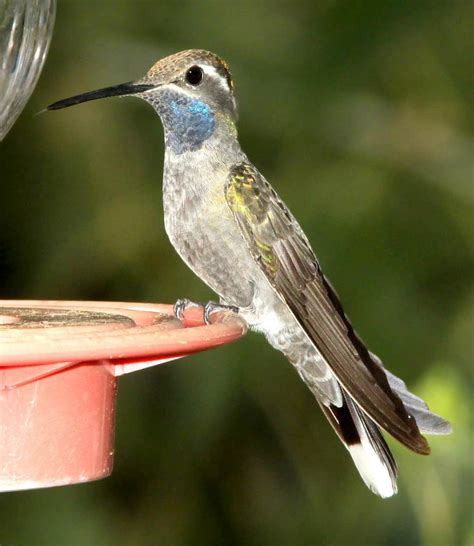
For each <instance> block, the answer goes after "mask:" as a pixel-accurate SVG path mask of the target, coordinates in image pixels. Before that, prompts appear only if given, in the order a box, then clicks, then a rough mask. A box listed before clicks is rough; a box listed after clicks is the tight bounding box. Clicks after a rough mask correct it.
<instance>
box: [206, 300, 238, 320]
mask: <svg viewBox="0 0 474 546" xmlns="http://www.w3.org/2000/svg"><path fill="white" fill-rule="evenodd" d="M219 311H232V313H238V312H239V308H238V307H236V306H235V305H225V304H223V303H216V302H215V301H208V302H207V303H206V305H205V306H204V322H205V323H206V324H211V315H212V313H218V312H219Z"/></svg>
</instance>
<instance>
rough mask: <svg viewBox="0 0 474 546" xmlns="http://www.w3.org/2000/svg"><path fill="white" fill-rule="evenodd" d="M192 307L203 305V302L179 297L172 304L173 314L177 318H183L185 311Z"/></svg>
mask: <svg viewBox="0 0 474 546" xmlns="http://www.w3.org/2000/svg"><path fill="white" fill-rule="evenodd" d="M193 307H204V304H203V303H199V302H196V301H192V300H188V298H180V299H179V300H178V301H177V302H176V303H175V304H174V306H173V312H174V316H175V317H176V318H177V319H179V320H183V317H184V313H185V311H187V310H188V309H191V308H193Z"/></svg>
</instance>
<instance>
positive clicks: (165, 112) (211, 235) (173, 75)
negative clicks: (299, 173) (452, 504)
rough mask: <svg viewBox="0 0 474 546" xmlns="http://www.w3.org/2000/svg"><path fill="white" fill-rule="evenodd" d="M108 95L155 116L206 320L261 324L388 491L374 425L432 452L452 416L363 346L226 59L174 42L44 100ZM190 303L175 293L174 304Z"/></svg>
mask: <svg viewBox="0 0 474 546" xmlns="http://www.w3.org/2000/svg"><path fill="white" fill-rule="evenodd" d="M112 96H136V97H138V98H140V99H143V100H145V101H146V102H147V103H148V104H150V105H151V106H152V107H153V108H154V110H155V111H156V112H157V114H158V116H159V117H160V118H161V122H162V125H163V128H164V140H165V157H164V169H163V205H164V222H165V229H166V232H167V235H168V237H169V239H170V241H171V243H172V245H173V246H174V248H175V249H176V250H177V252H178V254H179V255H180V257H181V258H182V259H183V260H184V262H185V263H186V264H187V265H188V266H189V267H190V268H191V270H192V271H193V272H194V273H195V274H196V275H197V276H198V277H200V278H201V279H202V280H203V281H204V282H205V283H206V284H207V285H208V286H209V287H210V288H211V289H212V290H213V291H214V292H216V293H217V294H218V296H219V303H214V302H209V303H208V304H207V305H206V307H205V317H206V319H207V320H209V317H210V314H211V313H213V312H215V311H216V310H221V309H222V308H225V309H227V308H230V309H232V310H234V311H236V312H238V313H239V315H240V316H242V317H243V318H244V320H245V321H246V322H247V323H248V325H249V326H250V328H251V329H252V330H255V331H257V332H260V333H262V334H263V335H264V336H265V337H266V339H267V340H268V342H269V343H270V345H271V346H273V347H274V348H275V349H277V350H278V351H280V352H282V353H283V354H284V356H285V357H286V358H287V359H288V360H289V361H290V363H291V364H292V365H293V366H294V368H295V369H296V371H297V372H298V374H299V376H300V377H301V379H302V380H303V381H304V383H305V384H306V385H307V386H308V387H309V389H310V391H311V392H312V393H313V394H314V396H315V398H316V400H317V402H318V404H319V406H320V407H321V409H322V411H323V413H324V415H325V416H326V417H327V419H328V421H329V423H330V424H331V426H332V427H333V429H334V430H335V432H336V433H337V435H338V436H339V438H340V440H341V441H342V443H343V444H344V446H345V447H346V448H347V450H348V451H349V453H350V455H351V456H352V459H353V461H354V463H355V466H356V467H357V470H358V471H359V473H360V475H361V477H362V479H363V480H364V482H365V483H366V485H367V486H368V487H369V488H370V489H371V490H372V491H373V492H374V493H376V494H377V495H379V496H380V497H383V498H386V497H390V496H392V495H394V494H395V493H396V492H397V476H398V469H397V465H396V462H395V460H394V458H393V455H392V453H391V451H390V449H389V447H388V445H387V443H386V441H385V439H384V437H383V436H382V432H381V431H382V430H384V431H386V432H388V433H389V434H390V435H391V436H393V437H394V438H395V439H397V440H398V441H399V442H401V443H402V444H403V445H405V446H406V447H407V448H409V449H410V450H412V451H414V452H415V453H419V454H422V455H427V454H429V453H430V447H429V445H428V442H427V440H426V438H425V437H424V436H423V434H448V433H450V432H451V425H450V424H449V423H448V422H447V421H445V420H444V419H443V418H442V417H439V416H438V415H436V414H435V413H432V412H431V411H430V410H429V409H428V406H427V404H426V403H425V402H424V401H423V400H422V399H421V398H419V397H417V396H416V395H414V394H412V393H411V392H410V391H409V390H408V389H407V386H406V384H405V383H404V382H403V381H402V380H401V379H399V378H398V377H397V376H395V375H394V374H392V373H391V372H390V371H389V370H387V369H386V368H385V367H384V366H383V364H382V361H381V360H380V358H378V357H377V356H376V355H375V354H374V353H372V352H370V351H369V349H368V348H367V347H366V345H365V344H364V342H363V341H362V340H361V338H360V337H359V336H358V335H357V333H356V332H355V330H354V328H353V326H352V324H351V322H350V320H349V318H348V317H347V315H346V314H345V312H344V310H343V307H342V304H341V301H340V298H339V297H338V295H337V293H336V292H335V290H334V288H333V287H332V286H331V284H330V282H329V281H328V279H327V277H326V276H325V275H324V273H323V272H322V269H321V266H320V263H319V261H318V259H317V257H316V255H315V253H314V251H313V250H312V248H311V245H310V243H309V241H308V239H307V237H306V235H305V234H304V232H303V230H302V228H301V227H300V225H299V224H298V222H297V220H296V218H295V217H294V216H293V214H292V213H291V212H290V210H289V208H288V207H287V206H286V205H285V203H284V202H283V201H282V200H281V199H280V197H279V196H278V194H277V192H276V191H275V190H274V189H273V187H272V186H271V185H270V183H269V182H268V181H267V180H266V179H265V178H264V176H263V175H262V174H261V173H260V172H259V171H258V169H257V168H256V167H255V166H254V165H253V164H252V163H251V161H250V160H249V159H248V157H247V155H246V154H245V153H244V151H243V150H242V148H241V146H240V143H239V140H238V133H237V118H238V111H237V103H236V99H235V88H234V80H233V78H232V76H231V73H230V71H229V67H228V65H227V63H226V62H225V61H223V60H222V59H221V58H220V57H218V56H217V55H216V54H214V53H211V52H209V51H205V50H202V49H190V50H186V51H181V52H179V53H176V54H174V55H170V56H168V57H166V58H163V59H161V60H159V61H158V62H157V63H156V64H154V65H153V66H152V67H151V69H150V70H149V71H148V72H147V74H146V75H145V76H144V77H143V78H141V79H139V80H136V81H132V82H128V83H124V84H120V85H116V86H112V87H107V88H104V89H99V90H97V91H91V92H88V93H83V94H80V95H76V96H73V97H70V98H67V99H64V100H60V101H58V102H55V103H54V104H51V105H50V106H48V107H47V109H48V110H58V109H61V108H65V107H68V106H72V105H76V104H79V103H83V102H86V101H91V100H96V99H100V98H104V97H112ZM188 305H193V303H192V302H190V301H189V300H179V301H178V304H177V306H176V309H177V312H178V313H180V312H182V310H183V309H184V308H186V306H188Z"/></svg>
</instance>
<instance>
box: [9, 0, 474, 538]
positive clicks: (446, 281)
mask: <svg viewBox="0 0 474 546" xmlns="http://www.w3.org/2000/svg"><path fill="white" fill-rule="evenodd" d="M473 5H474V4H473V3H472V2H466V1H450V2H439V1H419V0H417V1H415V2H401V1H394V0H393V1H387V2H378V1H375V0H369V1H367V2H363V3H360V2H345V1H342V0H322V1H320V2H305V1H295V2H292V3H289V2H288V3H280V2H270V1H261V2H236V3H228V2H216V1H212V0H201V1H199V2H190V1H185V2H155V1H153V2H152V1H137V0H121V1H120V2H111V1H102V2H92V1H91V0H88V1H85V0H83V1H81V2H79V1H72V0H63V1H59V7H58V15H57V21H56V28H55V35H54V37H53V41H52V47H51V51H50V55H49V57H48V60H47V62H46V66H45V70H44V72H43V75H42V77H41V80H40V83H39V85H38V88H37V90H36V92H35V94H34V95H33V97H32V99H31V101H30V103H29V105H28V106H27V108H26V110H25V112H24V113H23V115H22V116H21V118H20V120H19V121H18V122H17V124H16V125H15V127H14V128H13V130H12V131H11V133H10V134H9V135H8V137H7V138H6V140H5V141H4V142H3V143H2V144H1V145H0V166H1V171H0V172H1V191H2V198H1V203H2V208H3V211H4V212H3V214H2V215H1V217H0V276H1V284H0V286H1V288H0V290H1V293H0V295H1V297H3V298H37V299H39V298H55V299H59V298H66V299H81V298H82V299H114V300H142V301H163V302H173V301H175V300H176V299H177V298H178V297H182V296H187V297H190V298H193V299H210V298H212V294H211V293H210V292H209V291H208V290H207V289H206V288H205V287H204V286H203V285H202V283H201V282H200V281H199V280H197V279H195V278H194V276H193V275H192V273H191V272H190V271H188V270H187V269H186V267H185V266H184V265H183V264H182V263H181V261H180V260H179V258H178V257H177V255H176V254H175V252H174V251H173V249H172V248H171V246H170V244H169V243H168V240H167V239H166V235H165V232H164V229H163V221H162V203H161V178H162V162H163V144H162V140H163V137H162V130H161V127H160V122H159V120H158V118H157V117H156V116H155V115H154V113H153V111H152V110H151V109H150V108H149V107H148V106H147V105H146V104H145V103H141V102H139V101H135V100H131V99H126V100H122V99H120V100H117V99H111V100H108V101H99V102H97V103H90V104H87V105H82V106H80V107H76V108H72V109H70V110H65V111H63V112H57V113H48V114H44V115H42V116H39V117H33V113H34V112H36V111H38V110H40V109H41V108H43V107H44V106H45V105H46V104H48V103H51V102H52V101H54V100H57V99H60V98H63V97H66V96H69V95H72V94H76V93H79V92H82V91H86V90H90V89H95V88H99V87H103V86H107V85H111V84H114V83H119V82H122V81H129V80H131V79H134V78H138V77H140V76H141V75H142V74H143V73H144V72H145V71H146V70H147V69H148V67H149V66H150V65H151V64H152V63H153V62H154V61H155V60H156V59H157V58H159V57H161V56H164V55H166V54H170V53H172V52H174V51H177V50H181V49H186V48H189V47H202V48H206V49H210V50H213V51H216V52H217V53H219V54H221V55H222V56H223V57H224V58H226V59H227V60H228V61H229V63H230V65H231V69H232V71H233V74H234V77H235V79H236V81H237V94H238V99H239V103H240V113H241V115H240V134H241V140H242V144H243V146H244V149H245V150H246V151H247V153H248V154H249V156H250V158H251V159H252V160H253V161H254V162H255V163H256V164H257V166H258V167H259V168H260V169H261V170H262V171H263V172H264V173H265V175H266V176H267V178H268V179H269V180H270V181H271V182H272V183H273V184H274V185H275V187H276V188H277V189H278V191H279V192H280V194H281V195H282V197H283V198H284V199H285V200H286V201H287V203H288V204H289V206H290V207H291V209H292V210H293V212H294V213H295V214H296V216H297V217H298V218H299V219H300V221H301V223H302V225H303V226H304V228H305V230H306V231H307V233H308V236H309V238H310V239H311V240H312V242H313V245H314V247H315V249H317V252H318V255H319V257H320V259H321V262H322V264H323V266H324V268H325V270H326V272H327V274H328V275H329V277H330V278H331V280H332V282H333V283H334V285H335V286H336V287H337V289H338V291H339V293H340V295H341V296H342V299H343V301H344V303H345V306H346V309H347V311H348V314H349V315H350V316H351V318H352V320H353V322H354V324H355V325H356V327H357V329H358V331H359V332H360V334H361V335H362V337H363V338H364V339H365V340H366V341H367V342H368V343H369V345H370V347H371V348H372V349H373V350H374V351H375V352H376V353H378V354H379V355H381V356H382V357H383V359H384V361H385V363H386V364H387V365H388V367H389V368H390V369H392V370H393V371H394V372H396V373H397V374H399V375H401V376H402V377H403V378H405V380H406V381H407V383H408V384H409V386H410V387H411V388H412V390H414V391H415V392H416V393H418V394H419V395H421V396H423V397H425V398H426V399H427V400H428V401H429V403H430V405H431V407H432V408H433V409H434V410H435V411H438V412H439V413H441V414H443V415H444V416H445V417H447V418H449V419H450V420H451V421H452V422H453V425H454V429H455V433H454V434H453V435H452V436H450V437H447V438H434V439H432V441H431V444H432V447H433V454H432V455H431V456H430V457H428V458H423V457H419V456H416V455H414V454H411V453H409V452H407V451H406V450H404V449H403V448H402V447H401V446H399V445H395V444H394V443H393V442H392V443H391V445H392V446H393V449H394V452H395V455H396V457H397V459H398V461H399V464H400V473H401V479H400V484H399V485H400V492H399V494H398V495H397V496H396V497H395V498H393V499H391V500H388V501H382V500H380V499H378V498H376V497H375V496H373V495H372V494H371V493H370V492H369V491H368V490H367V489H366V488H365V486H364V485H363V483H362V482H361V480H360V479H359V477H358V475H357V473H356V471H355V469H354V467H353V465H352V462H351V461H350V459H349V457H348V455H347V454H346V452H345V450H344V449H343V448H342V446H341V445H340V444H339V441H338V440H337V438H336V437H335V435H334V434H333V432H332V431H331V430H330V427H328V426H327V423H326V422H325V421H324V418H323V417H322V415H320V411H319V409H318V407H317V404H315V402H314V400H313V398H312V396H311V394H310V393H309V392H308V391H307V389H305V387H304V386H303V384H302V383H301V382H300V380H299V379H298V377H297V375H296V374H295V373H294V371H293V370H292V369H291V367H290V366H289V365H288V364H287V363H286V362H285V361H284V359H283V358H282V357H281V356H280V355H279V354H277V353H275V352H274V351H272V350H271V349H270V348H269V347H268V346H267V344H266V343H265V341H264V340H263V339H262V338H261V337H260V336H256V335H253V334H249V335H248V336H247V337H246V339H244V340H243V341H241V342H240V343H238V344H236V345H234V346H231V347H226V348H222V349H219V350H215V351H212V352H210V353H207V354H202V355H199V356H195V357H192V358H188V359H187V360H184V361H182V362H178V363H175V364H172V365H166V366H162V367H160V368H156V369H151V370H148V371H143V372H141V373H139V374H134V375H132V376H130V377H126V378H124V379H123V380H121V385H120V396H119V408H118V421H117V450H116V462H115V471H114V474H113V475H112V477H111V478H110V479H107V480H105V481H102V482H97V483H91V484H86V485H80V486H73V487H66V488H57V489H50V490H39V491H31V492H21V493H9V494H2V495H1V496H0V543H1V544H2V546H9V545H14V546H17V545H21V546H30V545H35V546H40V545H48V546H52V545H53V546H56V545H58V546H59V545H68V546H79V545H86V544H87V545H89V544H93V545H96V544H97V545H99V544H100V545H101V546H106V545H114V546H116V545H133V546H135V545H142V544H143V545H149V544H160V545H161V544H163V545H173V546H175V545H176V546H180V545H192V544H196V545H201V544H207V545H214V544H216V545H217V544H219V545H221V544H225V545H234V544H235V545H245V546H252V545H262V544H272V545H273V546H277V545H282V546H283V545H285V546H286V545H290V544H291V545H295V546H296V545H316V544H318V545H346V544H371V545H372V544H373V545H387V546H389V545H390V546H395V545H410V546H412V545H419V544H423V545H426V546H433V545H443V546H448V545H466V546H467V545H468V544H473V543H474V529H473V527H472V521H473V496H472V490H473V489H472V488H473V480H472V470H473V461H472V451H473V449H472V448H473V445H472V443H473V442H472V441H473V436H472V433H473V405H472V384H473V382H472V357H473V351H472V336H473V328H472V327H473V322H474V320H473V319H474V305H473V303H474V291H473V284H472V280H473V275H472V273H473V264H474V248H473V241H474V237H473V236H474V215H473V207H474V189H473V173H474V170H473V166H474V163H473V157H474V156H473V133H474V123H473V121H474V120H473V115H472V114H473V110H472V104H473V103H474V97H473V92H474V85H473V84H474V82H473V74H474V71H473V70H472V68H473V67H472V51H473V45H474V44H473V41H472V36H473V33H472V21H473V16H474V10H473Z"/></svg>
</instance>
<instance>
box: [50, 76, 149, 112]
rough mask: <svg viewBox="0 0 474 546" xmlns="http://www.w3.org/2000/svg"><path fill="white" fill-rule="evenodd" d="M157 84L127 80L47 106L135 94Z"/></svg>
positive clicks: (59, 106)
mask: <svg viewBox="0 0 474 546" xmlns="http://www.w3.org/2000/svg"><path fill="white" fill-rule="evenodd" d="M154 87H156V85H152V84H145V83H134V82H127V83H121V84H119V85H113V86H112V87H104V88H103V89H97V91H89V92H88V93H82V94H81V95H75V96H74V97H69V98H68V99H63V100H58V101H57V102H53V104H50V105H49V106H47V107H46V110H60V109H61V108H67V107H68V106H74V105H75V104H80V103H81V102H87V101H90V100H96V99H103V98H105V97H117V96H121V95H135V94H136V93H143V92H144V91H149V90H150V89H153V88H154Z"/></svg>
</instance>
